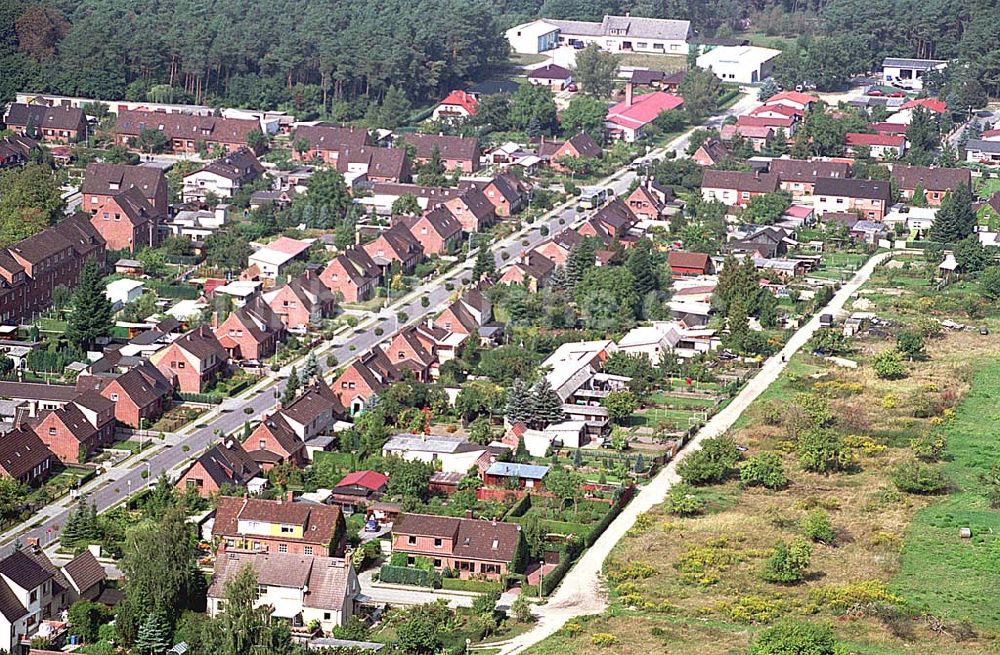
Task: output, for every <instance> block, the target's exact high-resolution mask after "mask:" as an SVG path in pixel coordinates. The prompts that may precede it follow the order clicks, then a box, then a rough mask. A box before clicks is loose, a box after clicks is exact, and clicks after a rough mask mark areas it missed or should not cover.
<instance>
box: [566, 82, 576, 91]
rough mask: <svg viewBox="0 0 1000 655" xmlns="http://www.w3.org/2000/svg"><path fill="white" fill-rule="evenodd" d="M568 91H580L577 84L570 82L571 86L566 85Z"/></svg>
mask: <svg viewBox="0 0 1000 655" xmlns="http://www.w3.org/2000/svg"><path fill="white" fill-rule="evenodd" d="M566 90H567V91H569V92H570V93H576V92H577V90H578V89H577V86H576V84H575V83H573V82H570V83H569V84H567V85H566Z"/></svg>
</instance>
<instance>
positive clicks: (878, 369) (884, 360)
mask: <svg viewBox="0 0 1000 655" xmlns="http://www.w3.org/2000/svg"><path fill="white" fill-rule="evenodd" d="M872 368H874V369H875V375H877V376H878V377H880V378H882V379H883V380H899V379H902V378H905V377H906V367H905V366H903V356H902V355H901V354H900V352H899V351H898V350H896V349H895V348H893V349H890V350H884V351H882V352H880V353H879V354H877V355H875V358H874V359H873V360H872Z"/></svg>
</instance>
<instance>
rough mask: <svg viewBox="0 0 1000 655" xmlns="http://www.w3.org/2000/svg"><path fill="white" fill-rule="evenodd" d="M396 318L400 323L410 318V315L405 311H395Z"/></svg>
mask: <svg viewBox="0 0 1000 655" xmlns="http://www.w3.org/2000/svg"><path fill="white" fill-rule="evenodd" d="M396 320H397V321H399V323H400V325H402V324H404V323H406V322H407V321H408V320H410V315H409V314H407V313H406V312H396Z"/></svg>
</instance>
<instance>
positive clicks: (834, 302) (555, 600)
mask: <svg viewBox="0 0 1000 655" xmlns="http://www.w3.org/2000/svg"><path fill="white" fill-rule="evenodd" d="M892 255H893V253H882V254H879V255H876V256H874V257H872V258H871V259H869V260H868V262H867V263H866V264H865V265H864V266H863V267H862V268H861V269H860V270H859V271H858V272H857V274H855V276H854V277H853V278H852V279H851V280H850V281H849V282H848V283H847V284H845V285H844V286H843V287H842V288H841V289H840V291H838V292H837V293H836V294H835V295H834V297H833V299H831V300H830V302H829V303H828V304H827V305H826V307H825V308H824V309H823V310H822V311H819V312H816V314H814V315H813V317H812V319H810V320H809V321H808V322H807V323H806V324H805V325H804V326H802V327H801V328H800V329H799V330H798V331H797V332H795V334H793V335H792V336H791V338H790V339H789V340H788V342H787V343H786V344H785V347H784V348H782V349H781V352H779V353H777V354H775V355H774V356H773V357H770V358H769V359H768V360H767V361H766V362H765V363H764V365H763V367H761V370H760V371H758V372H757V374H756V375H755V376H754V377H753V378H752V379H751V380H750V381H749V382H748V383H747V385H746V386H745V387H743V389H742V391H740V393H739V394H737V396H736V397H735V398H734V399H733V401H732V402H731V403H730V404H729V405H727V406H726V408H725V409H723V410H722V411H720V412H719V413H718V414H716V415H715V416H713V417H712V418H711V419H710V420H709V421H708V423H706V424H705V426H704V427H703V428H702V429H701V430H699V431H698V433H697V434H696V435H695V437H694V438H693V439H692V440H691V441H690V442H689V443H688V444H687V445H686V446H685V447H684V449H683V450H682V451H681V452H680V453H679V454H678V455H677V457H676V458H674V459H673V460H672V461H671V462H670V463H669V464H668V465H667V466H666V467H664V469H663V470H662V471H660V473H658V474H657V475H656V477H655V478H653V480H652V481H650V483H649V484H647V485H646V486H645V487H643V488H642V490H641V491H640V492H639V494H638V495H637V496H636V497H635V498H634V499H633V500H632V502H630V503H629V504H628V505H626V506H625V508H624V509H623V510H622V512H621V513H620V514H619V515H618V517H617V518H615V520H614V521H613V522H612V523H611V525H609V526H608V529H607V530H605V532H604V534H602V535H601V536H600V537H599V538H598V539H597V541H596V542H595V543H594V545H593V546H591V547H590V549H588V550H587V551H586V552H585V553H584V554H583V556H582V557H581V558H580V561H578V562H577V563H576V564H575V565H574V566H573V568H572V569H570V571H569V573H567V574H566V577H565V578H564V579H563V581H562V584H560V585H559V588H558V589H556V591H555V593H554V594H553V595H552V596H551V597H550V598H549V599H548V602H547V603H546V604H544V605H536V606H533V608H532V611H533V613H534V614H535V616H536V617H537V618H538V622H537V624H536V625H535V627H534V628H533V629H532V630H531V631H529V632H526V633H524V634H521V635H518V636H516V637H514V638H513V639H511V640H509V641H507V642H505V643H504V644H502V645H501V646H500V652H499V655H514V654H515V653H520V652H522V651H524V650H525V649H527V648H530V647H531V646H533V645H535V644H537V643H538V642H540V641H542V640H543V639H545V638H546V637H549V636H551V635H552V634H555V633H556V632H557V631H558V630H559V629H561V628H562V626H563V625H565V624H566V622H567V621H569V620H570V619H573V618H576V617H579V616H584V615H588V614H598V613H600V612H603V611H604V610H605V609H606V608H607V605H608V604H607V598H606V593H605V591H604V589H603V588H602V582H601V570H602V568H603V566H604V560H605V559H607V557H608V555H609V554H610V553H611V550H612V549H613V548H614V546H615V544H617V543H618V542H619V541H620V540H621V539H622V538H623V537H624V536H625V534H626V533H627V532H628V530H629V529H630V528H631V527H632V525H633V524H634V523H635V520H636V518H637V517H638V516H639V515H640V514H642V513H644V512H647V511H649V510H650V509H652V508H653V507H654V506H655V505H658V504H660V503H662V502H663V500H664V498H665V497H666V495H667V492H668V491H669V490H670V487H672V486H673V485H674V484H676V483H677V482H679V481H680V477H679V476H678V475H677V464H678V463H679V462H680V461H682V460H683V459H684V457H686V456H687V455H688V454H689V453H691V452H693V451H695V450H698V449H699V448H700V447H701V444H702V443H703V442H704V441H705V440H706V439H709V438H711V437H716V436H719V435H721V434H723V433H725V432H726V431H727V430H729V429H730V428H731V427H732V426H733V424H734V423H735V422H736V420H737V419H738V418H739V417H740V416H741V415H742V414H743V412H744V411H745V410H746V409H747V407H749V406H750V404H751V403H753V401H754V400H756V399H757V398H758V397H759V396H760V395H761V394H762V393H763V392H764V391H765V390H766V389H767V388H768V387H769V386H771V384H772V383H773V382H774V381H775V380H777V379H778V376H779V375H780V374H781V372H782V371H783V370H784V369H785V365H786V362H787V361H788V360H789V359H791V357H792V355H794V354H795V353H796V352H798V351H799V349H801V348H802V347H803V346H805V345H806V343H808V341H809V339H810V338H812V336H813V334H815V332H816V330H818V329H819V327H820V325H819V317H820V315H821V314H827V313H832V314H836V313H837V312H838V311H839V310H841V309H843V307H844V305H845V303H846V302H847V300H848V299H849V298H850V297H851V296H852V295H853V294H854V293H855V292H856V291H857V290H858V289H859V288H860V287H861V285H863V284H864V283H865V282H867V281H868V278H869V277H871V274H872V272H873V271H874V270H875V267H876V266H877V265H878V264H879V263H881V262H882V261H885V260H886V259H887V258H889V257H891V256H892Z"/></svg>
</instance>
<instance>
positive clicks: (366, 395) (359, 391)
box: [330, 363, 375, 411]
mask: <svg viewBox="0 0 1000 655" xmlns="http://www.w3.org/2000/svg"><path fill="white" fill-rule="evenodd" d="M357 366H358V364H356V363H354V364H351V366H350V367H349V368H348V369H347V370H346V371H344V372H343V373H341V374H340V377H338V378H337V379H336V380H334V381H333V385H331V387H330V388H331V389H333V393H335V394H337V398H338V399H339V400H340V404H341V405H343V406H344V407H345V408H347V410H348V411H351V409H352V408H351V401H352V400H354V399H355V398H361V399H362V400H364V401H365V402H367V401H368V400H369V399H370V398H371V397H372V395H373V394H374V393H375V389H372V388H371V386H369V384H368V382H366V381H365V379H364V378H363V377H362V376H361V374H360V373H358V370H357Z"/></svg>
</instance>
